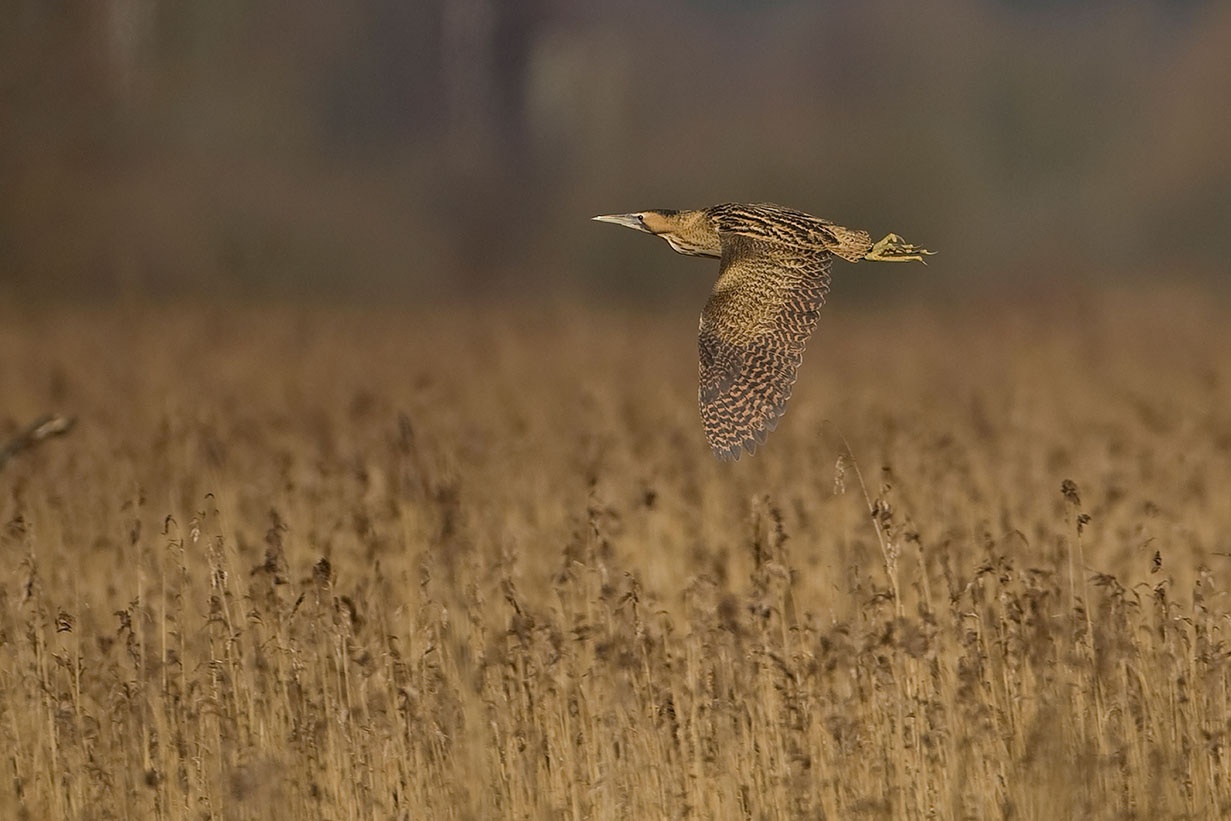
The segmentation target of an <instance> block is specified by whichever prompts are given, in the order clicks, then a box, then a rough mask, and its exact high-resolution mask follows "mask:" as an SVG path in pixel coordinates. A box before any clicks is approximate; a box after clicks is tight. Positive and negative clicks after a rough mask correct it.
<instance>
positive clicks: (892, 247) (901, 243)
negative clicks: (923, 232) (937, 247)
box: [863, 234, 935, 265]
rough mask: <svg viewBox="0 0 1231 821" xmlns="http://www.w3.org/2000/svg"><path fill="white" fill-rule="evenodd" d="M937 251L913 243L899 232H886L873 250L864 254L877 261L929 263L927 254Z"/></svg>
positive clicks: (867, 257) (866, 257)
mask: <svg viewBox="0 0 1231 821" xmlns="http://www.w3.org/2000/svg"><path fill="white" fill-rule="evenodd" d="M933 253H935V252H934V251H928V250H927V249H924V248H920V247H918V246H916V245H911V244H910V243H909V242H907V241H905V240H904V239H902V238H901V237H899V236H898V235H897V234H886V235H885V237H884V239H882V240H881V241H880V242H878V243H876V244H875V245H873V246H872V250H871V251H868V253H866V254H864V255H863V258H864V259H870V260H874V261H876V262H911V261H913V260H918V261H919V262H922V263H923V264H924V265H927V260H925V259H924V257H925V256H929V255H931V254H933Z"/></svg>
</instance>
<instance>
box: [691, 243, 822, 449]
mask: <svg viewBox="0 0 1231 821" xmlns="http://www.w3.org/2000/svg"><path fill="white" fill-rule="evenodd" d="M832 261H833V255H832V254H830V253H828V252H826V251H810V250H805V249H802V248H796V247H793V246H789V245H785V244H782V243H777V242H769V241H765V240H759V239H754V238H752V237H748V236H743V235H738V234H723V235H722V262H721V267H720V273H719V276H718V281H717V282H716V283H714V290H713V292H712V293H711V294H710V298H709V301H708V302H706V304H705V310H704V311H702V312H701V329H700V340H699V349H700V355H701V369H700V377H701V386H700V390H699V392H698V399H699V402H700V405H701V420H702V422H703V423H704V425H705V435H706V438H707V439H708V440H709V443H710V447H712V448H713V449H714V453H715V454H716V455H717V456H718V458H720V459H724V460H727V459H738V458H739V456H740V452H741V449H742V448H747V449H748V451H749V452H752V451H753V450H754V449H755V448H756V446H757V444H759V443H761V442H764V441H765V437H766V435H767V434H768V433H769V431H771V430H773V429H774V428H775V427H777V424H778V418H779V417H780V416H782V414H783V413H784V412H785V410H786V402H787V399H789V398H790V396H791V386H792V385H794V384H795V373H796V371H797V370H798V368H799V363H800V362H801V361H802V360H803V352H804V346H805V345H806V344H807V342H808V337H809V336H811V335H812V331H813V330H814V329H815V328H816V320H817V314H818V312H819V311H820V308H821V306H822V305H823V304H825V294H826V293H828V292H829V266H830V263H831V262H832Z"/></svg>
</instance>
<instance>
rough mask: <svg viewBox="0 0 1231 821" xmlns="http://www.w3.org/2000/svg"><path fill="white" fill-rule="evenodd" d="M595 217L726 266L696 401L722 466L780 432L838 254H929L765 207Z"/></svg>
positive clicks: (704, 334)
mask: <svg viewBox="0 0 1231 821" xmlns="http://www.w3.org/2000/svg"><path fill="white" fill-rule="evenodd" d="M594 219H596V220H599V221H600V222H613V223H615V224H616V225H623V226H625V227H626V228H635V229H637V230H638V231H645V232H646V233H647V234H655V235H657V236H660V237H662V238H663V239H665V240H666V241H667V243H668V244H669V245H670V246H671V247H672V248H674V249H675V250H676V251H677V252H678V253H681V254H689V255H691V256H706V257H718V258H719V259H720V260H721V262H720V263H719V267H718V281H717V282H715V283H714V289H713V291H712V292H711V293H710V298H709V301H708V302H706V303H705V309H704V310H703V311H702V312H701V328H700V341H699V347H700V352H701V369H700V374H701V387H700V390H699V392H698V400H699V402H700V405H701V421H702V422H703V423H704V425H705V436H706V438H707V439H708V440H709V443H710V447H712V448H713V449H714V453H715V454H716V455H717V456H718V458H719V459H723V460H729V459H738V458H739V457H740V453H741V450H742V449H744V448H746V449H747V450H748V452H749V453H752V452H754V451H755V450H756V446H757V445H758V444H761V443H763V442H764V441H765V437H766V435H767V434H768V433H769V431H771V430H773V429H774V428H776V427H777V426H778V420H779V418H780V417H781V416H782V414H783V413H784V412H785V411H786V402H787V399H789V398H790V396H791V386H792V385H794V384H795V372H796V370H797V369H798V368H799V363H800V362H801V361H802V359H803V352H804V346H805V345H806V344H807V342H808V337H809V336H811V335H812V331H813V330H814V329H815V328H816V320H817V312H818V311H819V310H820V308H821V305H823V304H824V303H825V294H826V293H828V292H829V268H830V263H832V262H833V258H834V257H835V256H839V257H841V258H842V259H844V260H846V261H847V262H858V261H860V260H863V259H871V260H878V261H881V262H907V261H910V260H918V261H920V262H924V259H923V257H924V255H926V254H930V253H932V252H931V251H925V250H924V249H922V248H917V247H915V246H914V245H911V244H909V243H907V242H904V241H903V240H902V238H901V237H899V236H898V235H897V234H889V235H887V236H886V237H885V238H884V239H882V240H881V241H880V242H877V243H873V242H872V238H871V237H870V236H869V235H868V233H867V232H866V231H854V230H851V229H850V228H843V227H842V226H840V225H834V224H833V223H832V222H830V221H829V220H826V219H821V218H820V217H814V216H812V215H811V214H805V213H803V212H802V211H794V210H792V209H790V208H783V207H782V206H779V205H770V204H767V203H756V204H744V203H728V204H726V205H715V206H713V207H712V208H703V209H701V210H699V211H670V210H666V209H654V210H651V211H637V212H635V213H632V214H613V215H610V216H602V217H595V218H594Z"/></svg>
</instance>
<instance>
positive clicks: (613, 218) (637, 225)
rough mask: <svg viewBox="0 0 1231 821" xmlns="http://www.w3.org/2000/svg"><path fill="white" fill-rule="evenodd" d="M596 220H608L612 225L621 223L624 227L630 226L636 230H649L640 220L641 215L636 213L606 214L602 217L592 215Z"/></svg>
mask: <svg viewBox="0 0 1231 821" xmlns="http://www.w3.org/2000/svg"><path fill="white" fill-rule="evenodd" d="M593 219H595V220H597V221H598V222H610V223H612V224H614V225H623V226H624V227H625V228H632V229H634V230H637V231H647V232H648V231H649V229H648V228H646V227H645V223H643V222H642V221H641V217H639V216H637V215H636V214H607V215H606V216H602V217H594V218H593Z"/></svg>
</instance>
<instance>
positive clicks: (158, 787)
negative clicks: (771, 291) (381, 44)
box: [0, 294, 1231, 819]
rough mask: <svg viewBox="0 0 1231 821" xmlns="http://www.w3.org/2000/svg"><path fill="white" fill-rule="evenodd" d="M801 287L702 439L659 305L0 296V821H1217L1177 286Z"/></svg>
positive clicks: (1217, 670) (1224, 427)
mask: <svg viewBox="0 0 1231 821" xmlns="http://www.w3.org/2000/svg"><path fill="white" fill-rule="evenodd" d="M827 310H828V311H829V313H828V315H827V316H826V317H825V318H824V322H823V325H822V329H821V332H820V334H819V337H818V339H817V340H816V344H814V346H813V349H812V351H811V353H810V354H809V356H808V357H807V362H806V364H805V367H804V372H803V377H802V379H801V382H800V384H799V385H798V387H797V389H796V395H795V398H794V399H793V401H792V406H791V410H790V413H788V415H787V417H786V419H785V420H784V423H783V425H782V426H781V428H780V429H779V430H778V432H777V433H775V434H774V435H773V436H772V437H771V438H770V440H769V443H768V445H767V447H766V449H765V451H764V452H763V453H761V454H759V455H758V456H757V457H756V458H754V459H752V460H744V461H742V462H740V463H738V464H736V465H723V464H718V463H716V462H715V461H714V460H713V458H712V457H711V456H710V455H709V453H708V451H707V450H706V448H705V445H704V440H703V437H702V434H701V431H700V427H699V422H698V420H697V418H696V412H695V410H694V396H695V382H694V380H695V362H694V358H693V357H694V345H695V341H694V339H693V337H692V328H693V323H692V320H691V319H690V318H689V316H691V314H690V313H688V312H687V311H681V312H667V311H664V312H663V313H662V314H661V315H657V316H652V317H642V318H639V319H638V318H633V317H632V316H630V315H628V314H623V313H619V312H615V311H596V310H580V311H576V310H574V311H566V310H554V311H547V312H531V311H518V310H512V309H510V310H505V311H499V310H494V309H465V308H461V307H459V308H455V309H447V310H440V311H434V312H433V311H427V310H421V311H418V312H400V311H396V310H351V309H338V310H333V311H326V310H317V309H281V310H276V311H271V310H261V309H258V308H253V307H249V308H239V307H233V306H209V307H201V306H195V305H191V304H180V305H176V306H170V307H162V308H159V309H157V310H155V309H138V308H135V307H128V308H119V309H114V310H109V311H98V310H86V309H84V308H79V309H68V308H64V309H39V310H35V311H30V312H26V313H18V312H16V311H14V310H12V309H6V310H5V311H4V312H3V315H2V316H0V396H2V397H3V401H2V403H0V435H3V434H5V433H8V432H11V431H15V430H16V429H17V428H18V427H19V425H20V424H21V423H24V422H25V421H28V419H30V418H33V417H35V416H37V415H38V414H39V413H41V412H43V411H46V410H58V411H64V412H74V413H76V414H78V415H79V417H80V421H79V424H78V427H77V429H76V430H75V431H74V432H73V434H72V435H71V436H70V437H68V438H66V439H63V440H59V441H54V442H49V443H47V444H46V445H45V446H44V447H42V448H40V449H39V450H37V451H34V452H31V453H27V454H24V455H22V456H21V457H20V458H18V459H16V460H14V461H13V462H11V463H10V464H9V465H8V466H7V467H6V468H5V470H4V472H3V473H0V739H2V745H3V753H2V758H3V761H2V768H3V774H2V775H0V814H2V815H3V816H4V817H13V818H31V819H36V818H56V817H62V818H226V819H232V818H234V819H247V818H253V819H258V818H274V817H278V818H339V819H340V818H475V819H478V818H498V817H509V818H533V819H537V818H553V819H555V818H600V819H601V818H629V819H640V818H666V817H686V816H687V817H694V818H750V819H762V818H786V817H807V818H816V817H825V818H843V819H845V818H902V819H909V818H998V817H1006V818H1077V817H1081V818H1108V819H1110V818H1117V819H1119V818H1141V819H1145V818H1151V819H1154V818H1212V817H1217V816H1220V815H1225V814H1227V813H1228V812H1231V785H1229V783H1228V777H1229V776H1231V768H1229V765H1228V761H1227V752H1226V749H1225V742H1226V740H1227V732H1228V717H1229V712H1228V706H1229V705H1228V685H1229V683H1231V663H1229V661H1228V644H1227V642H1228V636H1227V631H1228V629H1229V628H1228V624H1227V616H1228V612H1229V609H1231V608H1229V605H1228V601H1227V597H1226V595H1225V593H1226V590H1227V588H1228V583H1227V572H1228V569H1229V562H1231V557H1229V556H1228V553H1231V501H1229V500H1231V496H1229V495H1228V493H1227V489H1228V487H1229V485H1231V481H1229V480H1231V401H1229V400H1231V356H1228V355H1229V354H1231V340H1229V339H1228V337H1227V335H1226V334H1225V332H1224V330H1223V328H1224V326H1223V322H1222V317H1223V313H1222V312H1221V310H1220V309H1219V307H1218V306H1217V305H1213V304H1208V303H1207V302H1203V301H1202V300H1200V299H1197V298H1193V297H1186V296H1184V295H1174V294H1172V295H1167V294H1152V295H1139V296H1121V297H1110V296H1109V297H1105V298H1104V297H1100V298H1098V299H1092V300H1087V301H1086V302H1085V303H1084V304H1081V305H1071V304H1061V303H1056V304H1055V305H1052V306H1036V307H1035V308H1025V309H1023V307H1022V306H1020V305H1012V304H1007V303H1006V304H1001V305H997V304H992V305H981V306H970V307H968V308H954V309H948V310H944V311H927V310H911V309H907V308H903V307H896V308H895V307H886V308H881V309H879V310H876V311H870V310H869V311H860V310H857V309H854V308H848V307H842V308H839V307H837V306H835V307H833V308H831V309H827ZM681 313H683V314H686V315H681ZM826 420H828V421H826ZM845 443H849V450H848V446H847V445H846V444H845Z"/></svg>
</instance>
